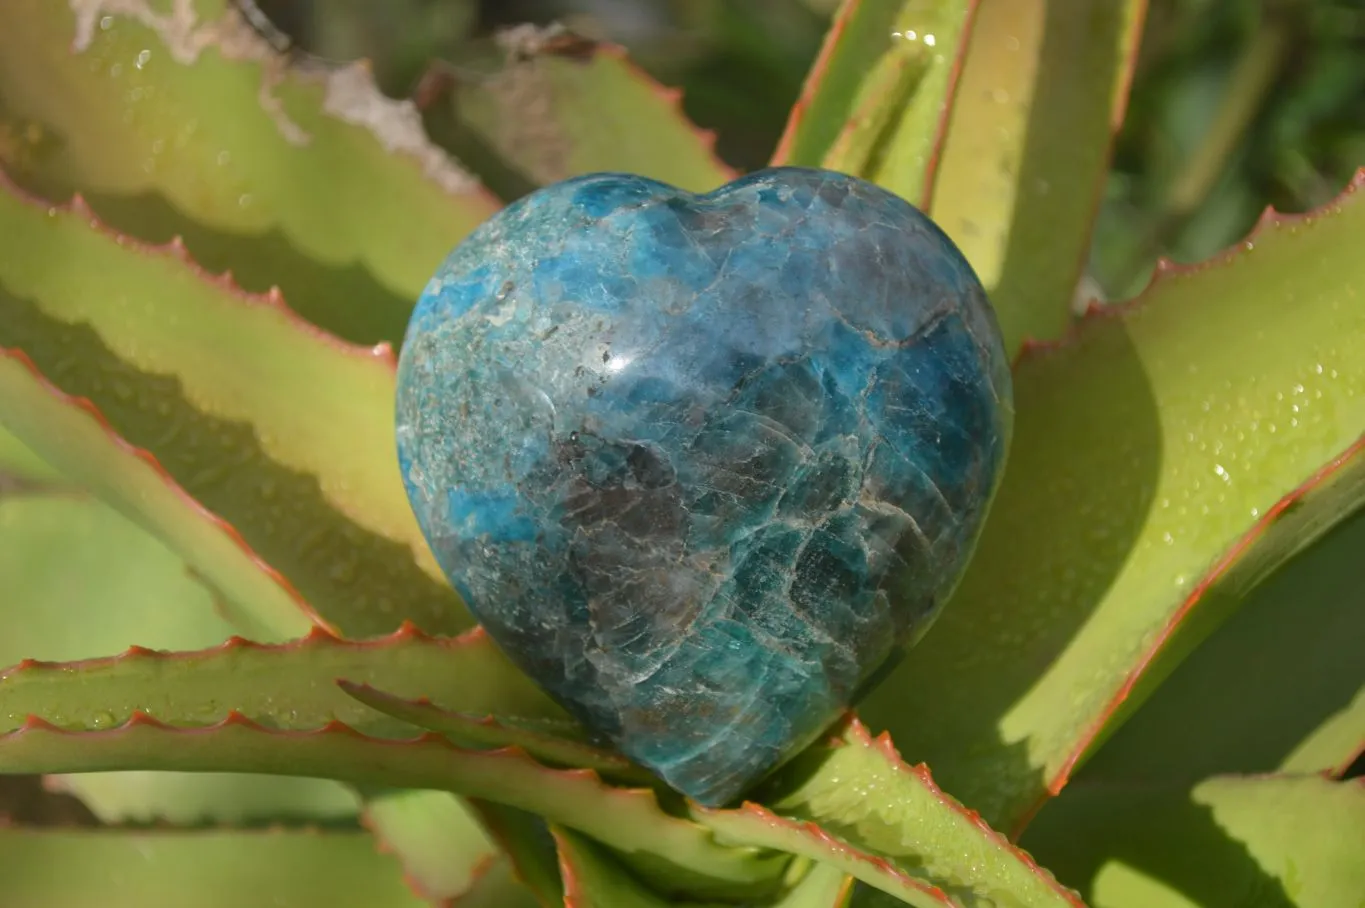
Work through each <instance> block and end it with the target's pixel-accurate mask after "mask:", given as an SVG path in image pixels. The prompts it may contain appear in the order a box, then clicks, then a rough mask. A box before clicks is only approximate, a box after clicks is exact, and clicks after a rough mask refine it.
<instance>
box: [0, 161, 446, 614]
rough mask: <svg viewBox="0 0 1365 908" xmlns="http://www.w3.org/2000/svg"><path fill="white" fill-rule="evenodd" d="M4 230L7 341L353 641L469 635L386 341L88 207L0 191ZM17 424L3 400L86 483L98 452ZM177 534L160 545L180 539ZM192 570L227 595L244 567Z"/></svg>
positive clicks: (9, 419) (0, 415)
mask: <svg viewBox="0 0 1365 908" xmlns="http://www.w3.org/2000/svg"><path fill="white" fill-rule="evenodd" d="M0 235H3V236H5V238H6V239H5V245H6V254H5V255H4V256H3V257H0V347H18V348H20V349H22V350H23V352H24V353H25V354H27V355H28V357H29V358H31V359H32V360H33V361H34V362H35V363H36V364H37V366H38V368H39V369H40V370H41V371H42V373H43V374H44V375H46V376H47V377H48V378H49V379H50V380H51V381H52V382H53V383H54V384H55V385H57V386H58V387H60V388H61V389H62V391H64V392H66V393H68V394H72V395H75V396H78V397H86V398H89V399H90V400H92V401H93V402H94V403H95V405H96V406H97V407H98V408H99V410H100V412H102V413H103V414H104V416H105V417H106V418H107V419H108V421H109V422H110V423H111V424H112V425H113V427H114V429H115V430H116V431H117V432H118V434H119V435H120V436H122V437H123V438H125V439H127V440H128V442H129V443H131V444H132V445H134V446H137V447H140V448H145V449H147V450H148V451H150V452H151V454H153V455H154V456H155V457H156V459H157V460H158V461H159V462H160V463H161V464H162V465H163V466H164V467H165V469H166V471H167V472H168V473H169V474H170V475H171V476H172V477H173V478H174V479H175V480H176V482H177V483H179V485H180V486H181V487H182V488H183V489H184V490H185V491H186V492H188V493H189V494H190V495H191V496H193V497H194V498H195V499H196V500H198V501H199V502H200V503H202V504H203V505H204V506H205V507H206V508H208V509H209V510H210V511H212V512H213V513H214V514H216V515H217V516H218V517H220V518H222V519H223V520H226V521H228V522H229V523H231V524H232V525H233V526H234V527H235V528H236V529H237V530H238V531H239V532H240V533H241V535H242V537H243V538H244V539H245V540H246V542H247V544H248V545H250V546H251V548H252V549H253V550H255V551H256V552H258V553H260V555H261V557H263V558H264V559H265V560H266V561H267V562H268V563H269V564H270V565H271V567H273V568H275V569H276V570H278V571H280V572H281V573H282V574H283V575H284V576H285V577H287V578H288V579H289V581H290V583H291V584H293V586H294V587H296V588H297V589H298V591H299V592H300V593H301V594H302V596H303V597H304V599H305V600H307V601H308V602H309V603H310V604H311V605H312V606H313V607H314V608H316V609H317V610H318V611H319V612H320V613H321V614H322V616H323V617H324V618H326V619H327V620H328V621H330V622H332V623H333V624H335V625H336V626H337V627H338V628H340V629H341V630H342V631H343V632H345V633H347V634H350V635H353V636H366V635H370V634H375V633H386V632H388V631H391V630H392V629H393V628H394V627H397V626H398V624H399V623H400V622H401V621H402V620H403V619H404V618H405V617H406V618H410V619H411V620H413V621H415V622H417V623H419V624H420V625H422V626H423V627H424V628H426V629H428V630H432V631H438V632H451V631H457V630H461V629H464V628H467V627H468V626H469V625H470V623H471V620H470V618H469V616H468V614H467V613H466V612H465V610H464V608H463V606H462V604H461V603H460V601H459V598H458V596H456V594H455V593H454V591H453V590H451V588H450V586H449V584H448V583H447V582H446V580H445V579H444V576H443V575H442V574H441V572H440V569H439V568H438V567H437V566H436V564H435V560H434V559H433V558H432V556H431V553H430V551H429V549H428V548H427V546H426V543H425V541H424V540H423V539H422V536H421V531H420V530H419V529H418V527H417V522H416V520H415V519H414V517H413V516H412V511H411V509H410V508H409V506H408V503H407V499H406V496H405V495H404V492H403V487H402V482H401V480H400V478H399V472H398V459H397V454H396V453H395V450H394V445H393V431H392V429H393V395H394V364H393V357H392V354H391V352H390V351H389V350H388V349H387V348H380V349H376V350H369V349H362V348H359V347H352V346H349V345H346V344H343V343H341V342H339V341H337V340H336V339H335V338H331V337H328V336H326V335H323V334H321V333H319V332H317V331H316V330H314V329H311V328H309V327H308V326H307V325H305V324H304V323H303V322H302V321H300V320H299V319H298V317H297V316H295V315H294V314H293V313H291V312H289V311H288V310H287V309H286V308H284V307H283V306H282V305H281V302H280V299H279V297H278V295H267V296H251V295H248V294H244V293H242V292H241V291H240V290H238V289H237V288H236V287H235V286H233V285H232V283H231V282H230V281H225V280H221V279H212V278H210V277H209V276H208V275H206V274H205V273H204V272H203V271H202V270H200V269H199V268H197V267H196V266H194V265H193V264H191V263H190V262H189V261H188V260H187V258H186V256H185V253H184V250H183V248H181V247H178V246H171V247H165V248H151V247H146V246H142V245H140V244H138V243H136V242H134V241H132V240H129V239H127V238H124V237H120V236H118V235H116V234H114V233H112V232H110V231H109V230H108V229H107V228H105V227H103V226H102V225H100V224H99V222H97V221H94V220H93V218H92V216H91V214H90V213H89V211H88V210H86V209H84V207H83V205H82V204H73V205H72V206H69V207H65V208H52V207H51V206H49V205H47V204H43V203H40V202H38V201H37V200H35V199H32V198H27V197H24V196H22V195H20V194H18V193H17V191H6V188H5V187H4V186H3V185H0ZM26 418H27V419H28V422H29V425H27V426H26V427H23V428H22V429H21V427H19V426H18V424H17V423H16V422H15V421H14V420H15V419H16V417H15V416H14V414H12V413H11V412H10V407H9V404H8V401H5V402H4V403H3V409H0V422H3V423H4V424H5V425H6V426H7V427H8V428H9V429H10V430H11V431H13V432H15V434H16V435H18V436H19V438H20V440H22V441H23V442H25V443H26V444H28V445H29V446H30V447H31V448H32V449H33V450H34V451H35V452H36V453H37V454H39V455H40V456H42V457H43V458H45V459H47V460H48V461H50V462H51V463H53V465H54V466H57V467H58V468H59V469H61V470H62V471H63V472H64V473H66V474H67V475H68V476H69V477H70V478H71V480H72V481H74V482H77V483H81V484H89V485H91V486H92V487H93V486H94V481H95V479H97V478H99V476H98V472H99V470H100V465H99V464H100V461H99V460H98V459H97V455H90V456H85V452H82V451H66V452H62V451H61V450H60V447H61V445H62V442H61V441H60V440H59V439H57V438H54V437H51V436H52V432H51V430H50V427H49V426H48V423H47V419H46V418H45V417H44V415H43V414H42V413H39V412H36V411H34V412H27V413H26ZM59 455H62V457H61V459H59ZM84 461H89V462H85V463H84V469H83V471H78V470H77V469H76V467H77V466H78V465H80V464H81V463H82V462H84ZM88 474H93V475H88ZM109 481H110V482H112V480H109ZM121 489H122V486H115V487H114V488H113V489H111V490H110V494H114V493H117V492H119V491H120V490H121ZM139 501H140V499H136V498H134V499H133V502H132V503H138V502H139ZM125 507H126V506H125ZM149 523H150V518H148V519H147V521H146V522H144V526H146V525H149ZM175 529H176V528H174V527H168V528H165V531H164V532H159V533H158V535H162V537H163V538H164V539H166V540H167V541H168V542H172V543H174V542H177V541H178V540H177V535H176V532H175ZM187 560H188V561H190V564H191V566H193V567H194V568H195V569H196V570H199V571H200V572H201V573H203V574H205V575H206V576H210V577H214V578H215V582H216V583H218V584H219V585H220V586H221V585H222V584H223V583H226V582H227V580H228V578H229V577H231V576H234V575H239V574H249V573H250V572H246V571H243V570H241V567H240V565H238V564H235V563H234V564H233V565H231V566H229V565H227V564H219V563H217V562H216V561H212V560H210V561H207V562H204V563H201V562H199V561H197V560H191V559H189V558H188V557H187ZM242 582H246V581H242ZM252 582H255V581H252ZM257 585H258V586H259V585H260V583H257ZM234 592H240V594H241V599H240V600H239V601H238V604H239V605H242V606H244V607H245V605H246V604H247V603H248V601H252V600H253V597H252V596H251V595H249V594H248V592H247V591H245V590H241V591H234ZM256 595H257V596H261V597H265V596H267V592H266V591H264V590H260V591H258V592H257V593H256ZM273 595H275V596H276V597H278V596H279V593H278V592H276V593H275V594H273ZM234 598H235V597H234Z"/></svg>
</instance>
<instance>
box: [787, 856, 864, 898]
mask: <svg viewBox="0 0 1365 908" xmlns="http://www.w3.org/2000/svg"><path fill="white" fill-rule="evenodd" d="M853 886H854V879H853V877H851V876H849V875H848V874H846V873H844V871H842V870H840V869H839V868H838V867H835V866H834V865H832V864H819V863H817V864H815V865H814V866H812V867H811V868H810V869H809V870H808V871H807V872H806V875H805V876H804V877H802V879H801V882H799V883H797V884H796V885H795V886H793V887H792V889H791V891H790V892H788V893H787V894H786V895H785V896H784V897H782V898H781V899H779V900H778V901H776V902H774V903H773V908H846V906H847V905H849V904H850V900H851V899H852V896H853ZM879 891H880V890H879Z"/></svg>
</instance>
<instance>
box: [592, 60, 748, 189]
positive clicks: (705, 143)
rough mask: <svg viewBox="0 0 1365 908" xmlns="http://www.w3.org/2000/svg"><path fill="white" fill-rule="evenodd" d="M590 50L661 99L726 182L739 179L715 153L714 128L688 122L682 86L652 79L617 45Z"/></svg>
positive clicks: (734, 171) (733, 170)
mask: <svg viewBox="0 0 1365 908" xmlns="http://www.w3.org/2000/svg"><path fill="white" fill-rule="evenodd" d="M593 53H594V54H602V55H603V56H605V57H607V58H609V59H613V60H616V61H617V62H619V63H620V64H621V67H622V68H623V69H624V70H625V71H626V73H627V74H629V75H630V76H631V77H632V78H634V79H635V80H636V81H637V82H641V83H643V84H644V85H645V86H646V87H647V88H648V89H649V90H650V91H651V92H652V93H653V94H654V95H655V97H657V98H658V99H659V100H660V101H662V102H663V103H664V106H665V107H666V108H668V110H669V111H670V112H671V113H672V114H673V115H674V116H675V117H676V118H677V119H678V120H679V121H680V122H681V123H682V124H683V125H685V126H686V127H687V128H688V129H689V130H690V131H691V132H692V134H693V135H695V136H696V137H697V141H698V142H699V143H700V144H701V146H702V148H703V149H705V151H706V153H707V155H709V156H710V158H711V164H712V165H713V166H714V167H715V168H716V170H718V171H719V172H720V173H721V174H722V175H723V176H724V178H725V180H726V181H727V182H728V181H730V180H735V179H738V178H739V175H740V173H739V171H738V170H736V169H735V168H733V167H731V166H730V165H729V164H727V163H725V161H724V160H723V159H722V158H721V157H720V156H719V155H718V154H716V131H715V130H714V129H706V128H704V127H701V126H698V125H697V124H696V123H694V122H692V118H691V117H689V116H688V115H687V112H686V111H685V110H684V109H683V101H684V99H685V98H686V92H684V91H683V89H682V88H680V87H677V86H673V85H664V84H663V83H661V82H659V81H658V80H656V79H655V78H654V77H653V76H651V75H650V74H649V73H648V72H646V71H645V70H644V69H643V68H642V67H641V66H640V65H639V64H638V63H636V62H635V61H634V60H633V59H631V56H630V51H628V50H627V49H626V48H625V47H623V46H622V45H620V44H615V43H612V42H597V43H596V45H595V47H594V48H593Z"/></svg>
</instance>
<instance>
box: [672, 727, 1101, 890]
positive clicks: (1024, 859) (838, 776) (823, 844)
mask: <svg viewBox="0 0 1365 908" xmlns="http://www.w3.org/2000/svg"><path fill="white" fill-rule="evenodd" d="M874 793H875V794H874ZM763 794H764V804H763V805H759V804H757V803H746V804H745V805H744V806H743V807H742V808H740V809H738V810H699V811H698V814H697V815H698V817H699V819H701V820H703V822H705V823H706V824H707V825H709V826H710V827H711V828H712V829H714V830H716V832H717V833H718V834H719V835H720V836H721V840H722V841H727V842H735V843H744V844H749V845H757V846H760V847H766V848H774V849H781V850H784V851H790V852H792V853H794V854H799V855H804V856H806V857H809V858H812V859H814V860H819V861H824V862H826V863H829V864H831V865H833V866H835V867H838V868H840V869H841V870H843V871H844V872H846V873H849V874H852V875H853V876H855V877H857V878H858V879H859V880H862V881H863V882H865V883H868V884H869V885H872V886H875V887H876V888H878V889H881V890H882V891H884V892H887V893H889V894H891V895H894V896H896V897H898V898H900V899H902V900H903V901H905V902H907V903H909V904H911V905H915V906H919V908H926V906H941V905H974V904H982V903H986V904H989V903H992V902H1004V903H1007V904H1011V905H1019V906H1073V908H1074V906H1078V905H1080V904H1081V903H1080V900H1079V898H1077V897H1076V895H1075V894H1074V893H1072V892H1070V891H1069V890H1067V889H1065V888H1063V887H1062V886H1061V885H1059V884H1058V883H1057V881H1056V880H1054V879H1053V878H1052V875H1051V874H1049V873H1048V872H1047V871H1046V870H1043V869H1042V868H1040V867H1039V866H1038V865H1037V864H1035V863H1034V862H1033V860H1032V859H1031V858H1030V857H1029V856H1028V855H1026V854H1024V853H1023V852H1020V851H1019V850H1018V849H1017V848H1015V847H1014V846H1013V845H1011V844H1010V843H1009V841H1008V840H1007V839H1006V838H1005V837H1004V836H1003V835H1001V834H1000V833H998V832H995V831H994V830H992V829H991V828H990V827H989V826H987V825H986V823H985V822H984V821H982V819H981V818H980V816H979V815H978V814H976V813H975V812H974V811H969V810H967V809H965V808H963V807H962V806H961V805H960V804H958V803H957V802H956V801H954V800H953V799H952V798H951V797H949V796H948V795H946V794H944V792H943V791H942V790H941V789H939V787H938V786H937V785H935V784H934V781H933V780H932V779H931V778H930V776H929V770H928V768H927V767H924V766H918V767H914V768H912V767H910V766H907V765H906V764H905V763H904V762H902V761H901V759H900V755H899V754H897V753H896V750H895V747H894V746H893V745H892V744H891V741H890V739H889V738H886V737H885V736H883V737H881V738H879V739H877V740H873V739H872V737H871V736H870V735H869V734H868V733H867V730H866V729H865V728H864V727H863V726H862V724H861V723H859V722H858V721H857V720H856V719H854V720H852V721H851V722H850V723H849V724H848V725H847V727H846V729H845V730H844V732H843V734H842V736H841V738H840V739H839V740H837V741H835V742H833V743H832V744H831V745H829V746H817V747H815V748H812V749H811V750H810V751H807V752H806V753H805V754H802V755H801V756H800V757H798V758H797V759H796V761H794V762H793V763H792V764H791V765H790V766H789V767H788V768H787V769H785V770H783V771H782V773H781V774H780V775H779V778H778V780H777V781H776V782H774V784H773V790H772V791H771V792H764V793H763Z"/></svg>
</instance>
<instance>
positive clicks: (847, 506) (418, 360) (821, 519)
mask: <svg viewBox="0 0 1365 908" xmlns="http://www.w3.org/2000/svg"><path fill="white" fill-rule="evenodd" d="M397 407H398V412H397V424H398V451H399V459H400V463H401V466H402V471H403V478H404V481H405V483H406V486H407V491H408V496H409V498H410V500H411V502H412V506H413V509H414V511H415V512H416V515H417V519H418V521H419V523H420V524H421V526H422V530H423V531H424V532H425V534H426V538H427V540H428V541H429V542H430V543H431V547H432V549H433V550H434V552H435V553H436V557H437V559H438V560H439V562H440V564H441V565H442V567H443V568H444V570H445V571H446V573H447V574H448V575H449V577H450V580H451V582H452V583H453V584H454V585H455V587H456V588H457V589H458V590H459V592H460V594H461V595H462V596H463V597H464V599H465V601H466V602H467V603H468V604H469V607H470V608H471V609H472V611H473V612H474V614H475V616H476V617H477V618H478V619H479V621H480V622H481V623H482V624H483V625H484V627H485V628H487V630H488V632H489V633H490V634H492V636H493V638H494V639H495V640H496V641H497V642H498V643H499V644H500V645H501V646H502V647H503V648H504V649H505V650H506V652H507V653H508V655H509V656H510V657H511V658H512V659H513V660H514V661H515V662H517V663H518V664H519V665H520V666H521V667H522V668H523V669H524V670H525V671H526V672H527V673H528V674H530V675H531V677H533V678H535V679H536V680H537V682H538V683H539V684H541V685H542V686H543V687H544V688H545V689H546V690H547V691H548V692H549V693H550V694H551V695H552V696H553V697H554V698H556V699H557V700H558V701H559V702H560V703H562V704H563V705H564V706H565V707H566V708H567V709H568V710H569V711H570V712H572V713H573V714H575V715H576V716H577V717H578V718H579V719H580V720H581V721H582V722H583V723H584V724H585V725H586V726H587V727H588V728H589V729H590V730H591V731H592V732H593V733H595V734H596V735H597V736H598V737H599V738H601V739H603V740H604V741H606V742H609V743H611V744H613V745H614V746H615V747H616V748H617V749H619V750H620V751H622V752H623V753H625V754H626V755H628V756H630V757H632V758H634V759H635V760H636V761H637V762H639V763H641V764H642V765H644V766H646V767H648V768H650V769H652V770H653V771H654V772H656V773H657V774H658V775H659V776H660V777H661V778H662V779H663V780H665V781H666V782H667V783H669V784H670V785H672V786H673V787H674V788H676V789H677V790H679V791H682V792H683V793H685V794H687V795H690V796H692V797H694V798H695V799H697V800H698V801H700V802H702V803H704V804H713V805H714V804H721V803H724V802H727V801H729V800H731V799H732V798H734V797H735V796H737V795H738V794H740V793H742V792H743V791H744V790H745V789H746V788H747V787H749V786H751V785H752V784H753V783H754V782H755V781H757V780H758V779H760V778H761V777H762V776H763V775H765V774H766V773H767V772H768V771H770V770H771V769H773V768H774V767H775V766H777V765H779V764H780V763H781V762H782V761H783V760H784V759H785V758H787V757H789V756H790V755H792V754H793V753H794V752H795V751H796V750H797V749H799V748H801V747H803V746H805V745H806V744H808V743H810V742H811V741H813V740H814V739H815V738H817V737H818V736H819V735H820V733H821V732H822V731H823V730H825V729H826V728H827V727H828V726H829V724H830V723H831V722H832V721H834V720H835V719H836V718H837V717H838V716H839V714H840V713H841V711H842V710H843V709H844V708H845V707H847V706H849V705H850V704H851V703H853V702H854V701H855V700H856V698H857V697H858V695H859V694H860V693H861V692H862V691H863V690H864V689H866V688H867V686H868V685H869V683H870V682H871V681H872V680H873V679H874V677H875V676H876V674H877V672H878V671H879V670H880V669H883V668H885V667H886V666H887V665H888V664H889V660H890V659H891V658H892V657H893V656H895V655H897V654H898V653H899V651H900V650H902V649H903V648H904V647H906V646H908V645H909V644H911V643H913V642H914V641H915V640H916V639H917V638H918V636H919V635H920V634H922V633H923V632H924V630H925V629H926V628H927V627H928V625H929V623H930V622H931V621H932V619H933V618H934V616H935V615H936V613H937V612H938V610H939V607H940V606H941V605H942V603H943V601H944V599H945V597H946V596H947V595H948V593H949V592H950V591H951V590H952V588H953V587H954V585H955V584H956V583H957V580H958V578H959V577H960V575H961V573H962V571H963V569H964V567H965V565H966V562H967V559H968V557H969V556H970V553H971V550H972V547H973V545H974V544H975V541H976V538H977V535H978V532H979V530H980V527H981V524H982V520H983V518H984V516H985V514H986V510H987V507H988V505H989V503H990V500H991V497H992V495H993V494H994V491H995V489H996V486H997V484H998V480H999V478H1000V475H1001V469H1002V465H1003V462H1004V459H1005V454H1006V449H1007V447H1008V443H1009V435H1010V429H1011V424H1012V415H1013V409H1012V402H1011V387H1010V375H1009V370H1008V363H1007V361H1006V357H1005V353H1004V350H1003V348H1002V345H1001V340H1000V335H999V330H998V328H997V326H996V322H995V317H994V315H993V313H992V311H991V309H990V307H989V305H988V303H987V301H986V296H985V293H984V291H983V290H982V288H981V285H980V283H979V282H978V281H977V278H976V276H975V275H974V274H973V273H972V270H971V268H970V267H969V266H968V264H967V262H966V261H965V260H964V259H963V257H962V255H961V254H960V253H959V252H958V250H957V248H956V247H955V246H954V245H953V244H952V242H951V241H949V239H948V238H947V237H946V236H945V235H944V234H943V233H942V232H941V231H940V230H939V229H938V228H937V227H935V226H934V224H933V223H932V222H930V221H929V220H928V219H927V218H926V217H925V216H924V215H923V214H921V213H920V212H919V211H918V210H916V209H915V208H914V207H913V206H911V205H909V204H908V203H906V202H904V201H903V200H901V199H900V198H898V197H896V196H894V195H891V194H890V193H888V192H886V191H884V190H882V189H880V188H878V187H876V186H873V185H871V184H869V183H866V182H863V181H861V180H857V179H854V178H851V177H847V176H843V175H840V174H835V173H830V172H826V171H819V170H806V169H797V168H777V169H771V170H765V171H761V172H758V173H755V174H751V175H749V176H747V177H744V178H743V179H740V180H737V181H735V182H733V183H731V184H729V185H728V186H725V187H723V188H721V189H719V190H716V191H715V192H712V193H710V194H707V195H693V194H690V193H687V192H683V191H681V190H678V189H675V188H673V187H670V186H666V185H663V184H661V183H657V182H654V181H652V180H647V179H644V178H641V177H637V176H629V175H624V174H597V175H592V176H586V177H581V178H577V179H573V180H568V181H566V182H563V183H559V184H556V185H553V186H550V187H547V188H545V189H541V190H539V191H537V192H535V193H533V194H531V195H529V196H527V197H526V198H524V199H522V200H520V201H518V202H517V203H515V204H513V205H511V206H509V207H508V208H506V209H505V210H504V211H502V212H501V213H499V214H498V215H496V216H495V217H493V218H492V219H491V220H489V221H488V222H486V223H485V224H483V225H482V226H481V227H480V228H479V229H478V230H476V231H475V232H474V233H473V234H472V235H471V236H470V237H469V238H468V239H467V240H465V241H464V242H463V243H462V244H461V245H460V246H459V247H458V248H456V249H455V251H454V252H452V253H451V254H450V257H449V258H448V259H447V260H446V261H445V263H444V264H443V265H442V266H441V268H440V270H439V271H438V272H437V273H436V276H435V277H434V278H432V280H431V282H430V283H429V284H428V285H427V288H426V291H425V292H424V293H423V295H422V297H421V300H420V301H419V302H418V305H417V309H416V311H415V312H414V313H413V316H412V322H411V324H410V325H409V328H408V334H407V338H406V340H405V342H404V346H403V351H402V357H401V361H400V364H399V374H398V401H397ZM909 695H910V694H909V693H907V696H909ZM913 695H914V696H917V697H932V696H933V695H934V694H933V691H923V690H920V691H914V692H913Z"/></svg>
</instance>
